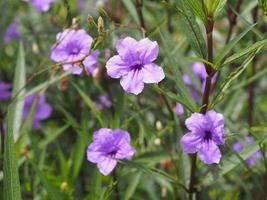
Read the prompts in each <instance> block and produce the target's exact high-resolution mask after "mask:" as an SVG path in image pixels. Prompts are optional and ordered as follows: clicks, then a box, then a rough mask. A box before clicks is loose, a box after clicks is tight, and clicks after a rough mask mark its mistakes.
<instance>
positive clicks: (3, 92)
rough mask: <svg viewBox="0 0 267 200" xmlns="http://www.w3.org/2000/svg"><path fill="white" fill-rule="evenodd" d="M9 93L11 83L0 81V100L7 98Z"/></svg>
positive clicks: (10, 93)
mask: <svg viewBox="0 0 267 200" xmlns="http://www.w3.org/2000/svg"><path fill="white" fill-rule="evenodd" d="M11 95H12V92H11V85H10V84H9V83H5V82H0V101H3V100H7V99H9V98H10V97H11Z"/></svg>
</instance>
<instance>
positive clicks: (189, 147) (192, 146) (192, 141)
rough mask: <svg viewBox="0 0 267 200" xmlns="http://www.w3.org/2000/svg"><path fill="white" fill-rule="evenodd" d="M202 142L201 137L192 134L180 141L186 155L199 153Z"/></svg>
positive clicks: (186, 135) (187, 134)
mask: <svg viewBox="0 0 267 200" xmlns="http://www.w3.org/2000/svg"><path fill="white" fill-rule="evenodd" d="M201 142H202V138H201V135H198V134H196V133H192V132H189V133H186V134H185V135H184V136H183V137H182V138H181V141H180V143H181V145H182V147H183V150H184V151H185V152H186V153H196V152H197V151H198V148H199V146H200V145H201Z"/></svg>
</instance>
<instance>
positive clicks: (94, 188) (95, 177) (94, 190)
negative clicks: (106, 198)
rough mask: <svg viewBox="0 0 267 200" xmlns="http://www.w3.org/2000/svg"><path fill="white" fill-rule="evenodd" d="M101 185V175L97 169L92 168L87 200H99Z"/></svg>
mask: <svg viewBox="0 0 267 200" xmlns="http://www.w3.org/2000/svg"><path fill="white" fill-rule="evenodd" d="M101 185H102V183H101V174H100V172H99V171H98V169H97V167H96V166H94V170H93V172H92V178H91V181H90V187H89V196H88V199H89V200H101V199H102V198H101V190H102V186H101Z"/></svg>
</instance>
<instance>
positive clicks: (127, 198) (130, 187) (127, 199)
mask: <svg viewBox="0 0 267 200" xmlns="http://www.w3.org/2000/svg"><path fill="white" fill-rule="evenodd" d="M142 174H143V173H142V172H137V173H136V174H135V175H134V177H133V179H132V180H131V183H130V184H129V185H128V187H127V188H126V191H125V194H124V200H130V199H131V197H132V195H133V194H134V192H135V190H136V188H137V186H138V184H139V182H140V180H141V177H142Z"/></svg>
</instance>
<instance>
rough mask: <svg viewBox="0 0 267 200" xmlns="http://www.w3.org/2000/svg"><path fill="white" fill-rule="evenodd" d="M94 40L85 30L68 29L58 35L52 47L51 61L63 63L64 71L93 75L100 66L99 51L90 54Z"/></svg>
mask: <svg viewBox="0 0 267 200" xmlns="http://www.w3.org/2000/svg"><path fill="white" fill-rule="evenodd" d="M92 42H93V39H92V37H91V36H90V35H88V34H87V33H86V32H85V30H83V29H78V30H74V29H66V30H65V31H63V32H61V33H58V34H57V42H56V43H55V44H54V45H53V47H52V52H51V59H52V60H54V61H56V62H62V63H63V69H64V70H65V71H69V72H71V73H73V74H78V75H79V74H81V73H82V72H83V70H85V71H86V73H87V74H92V73H93V72H94V70H95V69H96V68H97V65H98V60H97V58H98V56H99V51H97V50H96V51H94V52H90V48H91V45H92Z"/></svg>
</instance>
